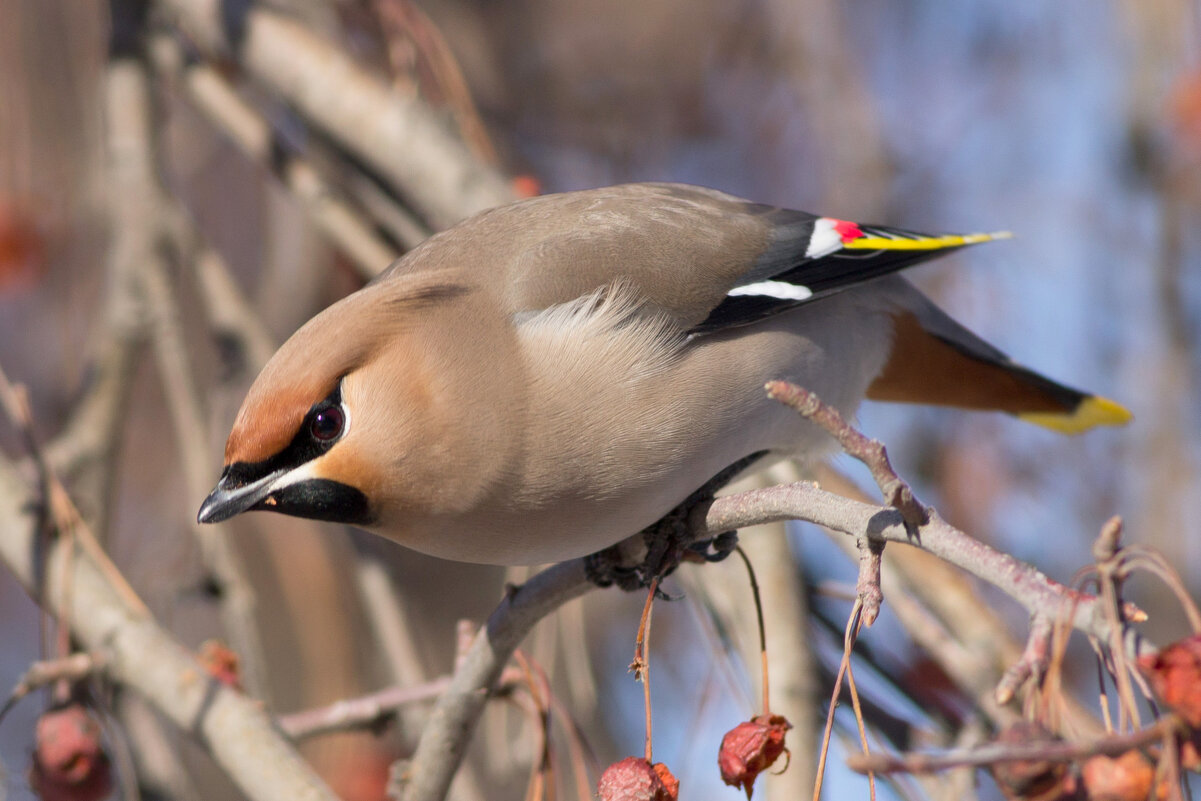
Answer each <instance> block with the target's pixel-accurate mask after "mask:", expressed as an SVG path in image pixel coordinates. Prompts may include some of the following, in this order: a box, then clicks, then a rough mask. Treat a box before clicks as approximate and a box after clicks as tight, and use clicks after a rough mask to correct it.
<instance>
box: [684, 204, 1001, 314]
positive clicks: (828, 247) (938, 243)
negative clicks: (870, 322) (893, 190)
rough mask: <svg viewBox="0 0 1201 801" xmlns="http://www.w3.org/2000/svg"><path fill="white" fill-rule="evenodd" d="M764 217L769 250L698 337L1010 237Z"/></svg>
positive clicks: (770, 213) (781, 214) (776, 212)
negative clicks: (967, 248)
mask: <svg viewBox="0 0 1201 801" xmlns="http://www.w3.org/2000/svg"><path fill="white" fill-rule="evenodd" d="M762 214H763V217H764V219H765V220H767V221H770V225H771V229H770V230H771V235H770V240H769V244H768V246H767V248H766V249H765V250H764V251H763V253H762V254H760V256H759V257H758V258H757V259H756V261H755V263H754V264H753V265H752V266H751V269H749V270H748V271H747V272H746V274H744V275H742V276H740V277H739V279H738V280H737V281H736V282H735V283H734V285H733V286H732V287H730V288H729V289H728V290H727V292H726V296H725V297H724V298H722V300H721V301H720V302H719V303H718V304H717V305H716V306H715V307H714V308H713V309H712V310H711V311H710V312H709V314H708V316H707V317H706V318H705V319H704V320H703V321H701V322H700V323H699V324H697V325H696V326H694V328H693V331H694V332H695V333H707V332H711V331H718V330H722V329H725V328H730V327H734V326H740V325H745V324H747V323H751V322H754V321H755V320H759V319H761V318H763V317H767V316H769V315H772V314H776V313H778V312H781V311H784V310H785V309H790V308H793V307H795V306H798V305H800V304H802V303H807V302H810V301H813V300H816V299H818V298H821V297H825V296H827V295H830V294H833V293H835V292H839V291H841V290H844V289H847V288H849V287H853V286H856V285H858V284H861V283H863V282H865V281H870V280H871V279H873V278H878V277H880V276H883V275H888V274H889V273H894V272H897V271H898V270H903V269H905V268H906V267H910V266H912V265H914V264H918V263H920V262H923V261H927V260H929V259H933V258H937V257H938V256H942V255H945V254H947V253H949V252H951V251H953V250H958V249H959V248H962V247H966V246H968V245H974V244H978V243H981V242H989V241H992V240H995V239H1004V238H1008V237H1009V236H1010V235H1009V234H1008V233H1005V232H1000V233H993V234H942V235H938V234H923V233H918V232H916V231H906V230H903V229H900V228H888V227H885V226H879V225H863V224H860V223H854V222H851V221H849V220H839V219H836V218H833V217H817V216H814V215H811V214H806V213H805V212H798V211H791V210H789V209H779V208H773V209H765V210H764V211H763V212H762Z"/></svg>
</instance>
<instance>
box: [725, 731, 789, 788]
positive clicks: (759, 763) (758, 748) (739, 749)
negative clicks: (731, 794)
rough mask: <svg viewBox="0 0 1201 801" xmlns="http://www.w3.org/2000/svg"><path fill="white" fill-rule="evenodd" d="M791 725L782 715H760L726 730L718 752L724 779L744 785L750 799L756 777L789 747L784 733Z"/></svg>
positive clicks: (735, 784) (736, 784)
mask: <svg viewBox="0 0 1201 801" xmlns="http://www.w3.org/2000/svg"><path fill="white" fill-rule="evenodd" d="M791 728H792V724H790V723H789V722H788V721H787V720H785V719H784V717H783V716H782V715H759V716H758V717H755V718H751V719H750V720H748V721H746V722H745V723H739V724H738V725H737V726H735V727H734V728H732V729H730V730H729V731H728V732H726V736H725V737H723V738H721V750H720V751H719V752H718V754H717V766H718V767H719V768H721V779H722V781H724V782H725V783H726V784H728V785H730V786H731V787H741V788H743V789H744V790H746V797H747V798H748V799H749V798H750V797H751V788H752V786H753V785H754V783H755V777H756V776H758V775H759V774H760V773H762V772H763V771H765V770H767V769H768V768H770V767H771V766H772V764H773V763H774V762H775V761H776V760H777V759H779V758H780V754H783V753H785V752H786V751H787V750H788V749H786V748H785V747H784V734H785V733H786V732H787V731H788V730H789V729H791Z"/></svg>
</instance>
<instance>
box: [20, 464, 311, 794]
mask: <svg viewBox="0 0 1201 801" xmlns="http://www.w3.org/2000/svg"><path fill="white" fill-rule="evenodd" d="M36 507H37V501H36V500H35V498H34V497H33V496H32V495H31V494H30V493H29V491H28V490H26V489H24V488H23V486H22V482H21V480H20V479H19V478H18V476H17V475H16V473H15V472H14V471H13V468H12V466H11V465H10V464H9V463H8V462H7V461H5V460H0V521H2V522H0V561H3V562H4V564H5V565H6V566H7V567H8V568H9V570H11V571H12V573H13V574H14V575H15V576H16V577H17V579H18V580H19V581H20V582H21V583H22V584H23V585H24V586H25V590H26V592H28V593H29V594H30V596H31V597H32V598H33V599H34V600H35V601H37V602H38V604H39V605H41V606H42V607H43V608H45V609H48V610H51V611H53V612H54V613H55V614H56V615H57V616H58V617H59V618H60V619H70V620H71V623H72V631H73V633H74V636H75V638H76V639H77V640H78V641H79V642H80V643H81V645H82V646H83V647H84V648H87V649H90V650H103V651H104V652H105V653H107V654H109V655H110V659H109V661H108V662H107V668H106V675H107V676H108V677H109V678H110V679H112V680H113V681H115V682H118V683H120V684H123V685H125V686H128V687H129V688H131V689H133V690H135V691H136V692H138V693H139V694H140V695H142V696H143V697H144V698H145V699H146V700H147V701H149V702H150V703H151V704H152V705H153V706H154V707H155V708H156V709H157V710H158V711H159V712H160V713H162V714H163V715H164V716H165V717H166V718H167V719H168V720H170V721H172V722H173V723H174V724H175V725H176V726H178V727H179V728H180V729H182V730H184V731H187V732H189V733H191V734H192V736H194V737H195V738H196V739H197V740H198V741H199V742H200V743H201V744H202V745H203V746H204V747H205V748H206V749H207V750H208V751H209V753H211V754H212V755H213V757H214V759H216V760H217V762H218V763H219V764H220V765H221V766H222V767H223V768H224V769H225V770H226V771H227V772H228V774H229V776H230V777H231V778H232V779H233V781H234V782H235V783H236V784H237V785H238V787H240V788H241V789H242V791H243V792H244V793H246V795H247V796H248V797H250V798H252V799H256V801H259V800H261V801H268V800H269V799H278V798H294V799H304V800H305V801H335V796H334V795H333V794H332V793H331V792H330V791H329V789H328V788H326V787H325V786H324V785H323V784H322V783H321V781H320V780H319V779H318V778H317V777H316V775H315V774H314V773H313V771H312V769H311V768H310V767H309V766H308V765H307V764H306V763H305V762H304V760H302V759H301V758H300V757H299V755H297V753H296V752H295V751H294V750H293V749H292V747H291V746H290V745H289V744H288V743H287V742H286V741H285V740H284V739H283V738H282V737H281V736H280V735H279V733H278V732H277V730H276V729H275V727H274V725H273V723H272V720H271V718H270V716H269V715H268V714H267V712H266V711H265V710H264V709H263V706H262V704H261V703H260V702H259V701H257V700H255V699H253V698H250V697H248V696H245V695H242V694H241V693H238V692H235V691H234V690H231V689H229V688H227V687H224V686H222V685H221V684H220V683H218V682H216V681H215V680H213V679H210V678H208V677H207V676H206V675H205V673H204V670H203V668H202V667H201V666H200V665H198V664H197V663H196V661H195V660H194V659H193V658H192V657H191V655H190V654H189V653H188V652H187V651H186V650H185V649H184V648H183V647H182V646H181V645H180V644H179V643H178V642H176V641H175V640H174V639H173V638H172V637H171V636H170V635H168V634H167V633H166V632H165V631H163V630H162V629H161V628H160V627H159V626H158V624H157V623H155V622H154V620H152V619H151V618H150V617H149V616H147V615H146V614H145V613H144V612H143V611H141V610H138V609H135V608H133V607H131V606H130V605H129V603H128V602H127V601H126V600H125V599H124V598H123V596H122V595H121V593H120V592H118V590H117V589H116V588H115V587H114V586H113V585H112V583H111V580H110V579H109V578H108V577H107V576H106V575H105V574H104V573H103V572H102V571H101V570H100V569H99V568H98V567H97V566H96V564H95V562H94V561H93V560H92V558H91V557H90V556H89V555H88V554H87V553H86V552H76V553H74V554H71V553H69V552H68V551H69V550H70V548H71V546H70V544H69V543H68V542H67V540H66V539H65V538H59V539H58V540H57V541H54V542H51V543H48V544H47V543H44V542H43V543H41V544H39V538H38V537H37V536H36V533H37V521H36V516H35V514H34V511H33V510H34V509H35V508H36ZM68 562H69V563H70V568H71V570H70V574H69V576H65V575H64V572H65V571H64V567H65V566H66V564H67V563H68ZM67 581H69V582H70V583H71V587H72V589H71V593H70V599H71V600H70V608H69V609H67V608H63V607H62V606H61V605H60V603H61V600H62V599H63V597H64V596H63V585H64V583H65V582H67Z"/></svg>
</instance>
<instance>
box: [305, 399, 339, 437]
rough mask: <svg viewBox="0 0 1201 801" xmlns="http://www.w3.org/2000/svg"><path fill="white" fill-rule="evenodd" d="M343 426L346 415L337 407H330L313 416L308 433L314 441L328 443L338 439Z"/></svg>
mask: <svg viewBox="0 0 1201 801" xmlns="http://www.w3.org/2000/svg"><path fill="white" fill-rule="evenodd" d="M345 425H346V415H345V414H343V413H342V410H341V409H340V408H338V407H337V406H330V407H329V408H328V409H322V410H321V411H319V412H317V414H315V415H313V419H312V421H311V422H310V423H309V433H310V434H312V435H313V439H315V440H319V441H321V442H329V441H331V440H334V439H337V438H338V436H339V435H340V434H341V433H342V429H343V427H344V426H345Z"/></svg>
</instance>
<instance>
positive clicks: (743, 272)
mask: <svg viewBox="0 0 1201 801" xmlns="http://www.w3.org/2000/svg"><path fill="white" fill-rule="evenodd" d="M998 236H1000V235H974V236H927V235H924V234H916V233H911V232H908V231H901V230H897V229H893V228H883V227H878V226H867V225H857V224H855V223H851V222H847V221H844V220H837V219H833V218H830V217H817V216H814V215H812V214H806V213H804V212H799V211H789V210H787V209H779V208H773V207H769V206H764V205H759V204H755V203H750V202H748V201H745V200H742V199H740V198H737V197H733V196H731V195H727V194H723V193H721V192H717V191H714V190H710V189H702V188H698V187H693V186H685V185H679V184H630V185H625V186H614V187H608V188H604V189H595V190H589V191H583V192H569V193H565V194H558V195H547V196H543V197H536V198H532V199H530V200H523V201H520V202H517V203H513V204H511V205H507V206H502V207H500V208H496V209H492V210H490V211H487V212H484V213H483V214H480V215H478V216H476V217H473V218H471V219H469V220H467V221H465V222H462V223H460V224H459V225H456V226H455V227H454V228H451V229H450V230H448V231H445V232H443V233H441V234H438V235H437V236H434V237H431V238H430V239H429V240H427V241H426V242H424V243H423V244H422V245H420V246H419V247H417V248H415V249H414V250H413V251H412V252H410V253H408V254H407V255H406V256H404V257H403V258H401V259H399V260H398V261H397V262H396V263H395V264H393V265H392V266H391V267H389V268H388V269H387V270H386V271H385V272H384V273H383V274H382V275H381V276H380V277H379V278H378V279H376V280H375V281H374V282H372V283H371V284H370V285H368V286H366V287H364V288H363V289H362V290H360V291H358V292H356V293H354V294H353V295H350V296H349V297H347V298H344V299H343V300H341V301H339V302H338V303H335V304H334V305H332V306H330V307H329V308H328V309H326V310H325V311H323V312H321V313H320V314H318V315H317V316H316V317H314V318H313V319H312V320H310V321H309V322H308V323H306V324H305V325H304V326H303V327H301V329H300V330H299V331H297V332H296V333H295V334H293V335H292V337H291V338H290V339H289V340H288V341H287V342H285V343H284V345H283V346H282V347H281V348H280V349H279V352H278V353H276V354H275V356H274V357H273V358H272V359H271V361H270V362H269V363H268V364H267V366H266V367H265V368H264V369H263V371H262V373H261V374H260V375H259V377H258V379H257V380H256V381H255V382H254V385H253V386H252V387H251V388H250V393H249V395H248V396H247V397H246V400H245V402H244V403H243V404H242V408H241V411H239V413H238V416H237V419H236V420H235V422H234V426H233V431H232V432H231V433H230V435H229V440H228V442H227V444H226V446H225V470H224V472H223V473H222V475H221V480H220V482H219V483H218V484H217V487H216V489H214V490H213V492H212V494H211V495H209V497H208V498H207V499H206V500H205V501H204V504H203V505H202V506H201V508H200V514H199V519H200V521H201V522H205V523H215V522H218V521H221V520H225V519H227V518H230V517H232V516H234V515H236V514H238V513H240V512H244V511H247V510H251V509H261V510H270V511H276V512H283V513H285V514H290V515H296V516H299V517H309V518H315V519H318V520H332V521H339V522H343V523H350V524H352V525H355V526H359V527H361V528H365V529H367V530H369V531H374V532H376V533H378V534H382V535H384V536H386V537H390V538H392V539H394V540H396V541H398V542H400V543H402V544H404V545H407V546H409V547H410V548H415V549H416V550H419V551H423V552H425V553H429V554H433V555H436V556H441V557H445V558H448V559H457V560H462V561H467V562H483V563H495V564H530V563H542V562H550V561H557V560H561V559H566V558H570V557H576V556H581V555H584V554H588V553H592V552H594V551H598V550H600V549H602V548H604V547H606V546H609V545H611V544H613V543H616V542H618V541H619V540H622V539H624V538H625V537H627V536H629V535H631V534H633V533H635V532H638V531H640V530H642V529H643V528H645V527H647V526H648V525H650V524H652V523H654V522H655V521H656V520H658V519H659V518H660V517H662V516H663V515H664V514H666V513H667V512H668V511H670V510H671V509H672V508H673V507H675V506H676V505H677V504H679V503H680V502H681V501H682V500H683V499H685V498H686V497H688V496H689V495H690V493H692V492H693V491H694V490H696V489H697V488H699V487H702V486H704V485H705V484H706V483H707V482H709V480H710V479H711V478H713V477H714V476H716V475H717V474H719V473H721V472H722V471H723V469H724V468H726V467H727V466H729V465H732V464H734V463H736V462H739V461H740V460H743V459H744V458H745V457H748V456H749V455H752V454H758V453H760V452H767V454H768V455H770V456H773V457H775V458H780V457H785V456H802V457H810V458H812V457H814V456H820V455H822V454H824V453H826V452H828V451H829V450H830V448H831V447H832V444H833V442H832V439H831V438H830V437H829V436H828V435H827V434H825V433H824V432H822V431H820V430H819V429H818V428H816V427H815V426H814V425H813V424H811V423H809V422H806V421H804V420H802V419H801V418H800V417H799V416H798V415H797V414H796V413H795V412H793V411H792V410H790V409H788V408H786V407H784V406H783V405H781V404H779V403H777V402H775V401H773V400H770V399H769V398H768V397H767V396H766V394H765V393H764V390H763V385H764V383H765V382H766V381H769V380H771V379H786V380H789V381H792V382H795V383H797V384H800V385H801V386H804V387H806V388H807V389H810V390H813V391H814V392H816V393H817V395H818V396H819V397H820V398H822V399H823V400H824V401H826V402H827V403H829V404H831V405H833V406H834V407H836V408H837V409H839V410H840V411H841V412H842V413H843V414H844V415H850V414H853V413H854V411H855V408H856V406H857V405H858V403H859V401H860V400H862V399H863V398H865V397H866V398H871V399H875V400H886V401H903V402H912V403H927V404H939V405H947V406H959V407H963V408H969V409H981V410H997V411H1004V412H1008V413H1010V414H1014V415H1017V416H1018V417H1021V418H1023V419H1026V420H1029V421H1030V422H1034V423H1038V424H1040V425H1044V426H1047V427H1050V428H1053V429H1056V430H1058V431H1063V432H1066V433H1075V432H1079V431H1083V430H1085V429H1087V428H1090V427H1092V426H1095V425H1113V424H1120V423H1124V422H1126V421H1127V420H1128V419H1129V417H1130V415H1129V413H1128V412H1127V411H1126V410H1125V409H1124V408H1122V407H1121V406H1119V405H1118V404H1116V403H1114V402H1112V401H1109V400H1106V399H1104V398H1100V397H1097V396H1094V395H1089V394H1087V393H1084V392H1080V391H1078V390H1075V389H1070V388H1068V387H1065V386H1063V385H1061V384H1058V383H1055V382H1054V381H1051V380H1050V379H1048V378H1044V377H1043V376H1041V375H1039V374H1037V373H1035V372H1033V371H1031V370H1029V369H1027V368H1025V367H1022V366H1020V365H1018V364H1015V363H1014V362H1012V361H1010V360H1009V359H1008V358H1007V357H1006V356H1005V355H1004V354H1003V353H1001V352H1000V351H998V350H997V349H996V348H994V347H992V346H991V345H989V344H987V343H986V342H984V341H983V340H981V339H979V338H978V337H976V336H975V335H973V334H972V333H971V332H969V331H967V330H966V329H965V328H963V327H962V326H960V325H959V324H958V323H956V322H955V321H954V320H952V319H951V318H950V317H948V316H947V315H946V314H945V313H944V312H942V311H941V310H940V309H938V308H937V307H936V306H935V305H934V304H933V303H932V302H931V301H930V300H928V299H927V298H926V297H925V296H923V295H922V294H921V293H920V292H918V291H917V290H916V289H915V288H914V287H913V286H911V285H910V284H909V283H908V282H907V281H905V280H904V279H902V278H900V277H899V276H897V275H895V274H894V273H896V271H898V270H900V269H902V268H904V267H908V266H910V265H912V264H916V263H918V262H921V261H925V260H927V259H930V258H932V257H934V256H937V255H940V254H942V253H946V252H948V251H951V250H955V249H957V248H960V247H963V246H965V245H969V244H973V243H976V242H984V241H987V240H990V239H995V238H997V237H998ZM766 461H767V460H761V462H766Z"/></svg>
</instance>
